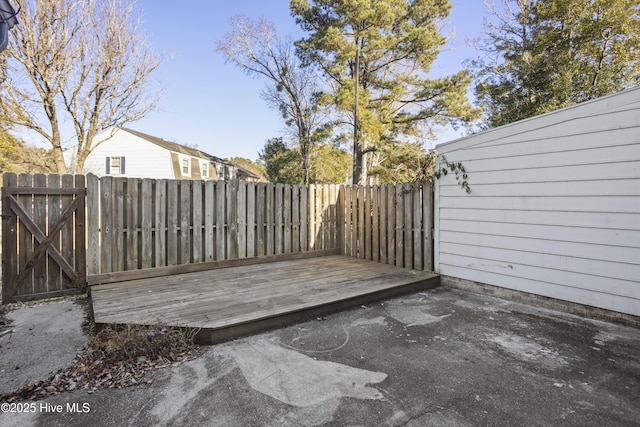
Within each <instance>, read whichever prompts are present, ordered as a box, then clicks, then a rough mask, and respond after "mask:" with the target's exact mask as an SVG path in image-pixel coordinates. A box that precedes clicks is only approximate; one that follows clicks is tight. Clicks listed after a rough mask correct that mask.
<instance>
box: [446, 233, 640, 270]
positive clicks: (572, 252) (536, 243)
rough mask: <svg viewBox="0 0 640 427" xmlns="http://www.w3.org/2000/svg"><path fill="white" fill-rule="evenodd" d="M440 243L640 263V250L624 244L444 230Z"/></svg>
mask: <svg viewBox="0 0 640 427" xmlns="http://www.w3.org/2000/svg"><path fill="white" fill-rule="evenodd" d="M439 242H440V244H444V243H460V244H467V245H475V246H478V247H490V248H503V249H508V250H515V251H525V252H540V253H547V254H553V255H560V256H575V257H578V256H579V257H581V258H584V259H594V260H604V261H612V262H620V263H627V264H638V263H639V262H640V249H638V248H628V247H624V246H607V245H593V244H589V243H577V242H562V241H555V242H550V241H549V240H543V239H531V238H522V237H510V238H505V237H504V236H494V235H489V234H479V233H460V232H454V231H441V232H440V240H439Z"/></svg>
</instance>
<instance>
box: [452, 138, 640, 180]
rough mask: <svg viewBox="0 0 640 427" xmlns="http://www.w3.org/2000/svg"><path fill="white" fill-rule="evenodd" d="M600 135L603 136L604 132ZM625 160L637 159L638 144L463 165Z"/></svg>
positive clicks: (482, 167)
mask: <svg viewBox="0 0 640 427" xmlns="http://www.w3.org/2000/svg"><path fill="white" fill-rule="evenodd" d="M636 132H640V128H636ZM602 137H607V136H606V135H604V136H602ZM592 138H593V136H592ZM629 160H640V144H629V145H619V146H613V147H599V148H591V149H583V150H577V151H571V152H559V153H542V154H530V155H527V156H523V155H517V156H505V157H496V158H489V159H485V160H468V161H467V162H466V163H465V168H466V169H467V171H469V172H483V171H494V170H505V171H506V170H510V169H535V168H547V167H558V166H575V165H591V164H599V163H620V162H626V161H629ZM449 161H459V159H458V157H457V156H451V158H450V159H449Z"/></svg>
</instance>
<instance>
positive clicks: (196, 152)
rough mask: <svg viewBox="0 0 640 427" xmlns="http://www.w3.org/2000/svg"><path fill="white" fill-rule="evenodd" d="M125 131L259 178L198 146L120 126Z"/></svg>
mask: <svg viewBox="0 0 640 427" xmlns="http://www.w3.org/2000/svg"><path fill="white" fill-rule="evenodd" d="M120 129H122V130H123V131H126V132H129V133H130V134H133V135H135V136H137V137H139V138H142V139H145V140H147V141H149V142H152V143H154V144H156V145H158V146H160V147H162V148H164V149H167V150H169V151H173V152H176V153H181V154H187V155H189V156H193V157H199V158H201V159H208V160H209V161H212V162H216V163H222V164H224V165H227V166H233V167H235V168H236V169H238V171H239V172H241V173H242V174H244V175H247V176H250V177H254V178H259V177H258V176H257V175H256V174H254V173H252V172H250V171H248V170H246V169H243V168H240V167H238V166H237V165H235V164H233V163H231V162H228V161H226V160H223V159H221V158H220V157H216V156H212V155H211V154H207V153H205V152H204V151H200V150H198V149H197V148H191V147H187V146H186V145H182V144H178V143H177V142H170V141H165V140H164V139H162V138H157V137H155V136H151V135H147V134H146V133H142V132H138V131H135V130H133V129H129V128H124V127H123V128H120Z"/></svg>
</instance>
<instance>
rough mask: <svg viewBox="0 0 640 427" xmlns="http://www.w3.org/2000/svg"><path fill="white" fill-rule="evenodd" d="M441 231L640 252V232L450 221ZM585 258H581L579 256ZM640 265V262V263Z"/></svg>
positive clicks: (443, 224) (441, 224)
mask: <svg viewBox="0 0 640 427" xmlns="http://www.w3.org/2000/svg"><path fill="white" fill-rule="evenodd" d="M440 231H441V232H443V231H457V232H461V233H481V234H490V235H494V236H503V237H505V238H509V237H523V238H529V239H543V240H549V241H550V244H552V242H555V241H565V242H577V243H590V244H595V245H607V246H624V247H630V248H640V231H632V230H617V229H606V228H583V227H561V226H552V225H537V224H510V223H499V222H483V223H482V224H478V223H475V222H471V221H458V220H450V219H442V220H440ZM576 255H577V256H581V254H576ZM638 261H639V262H640V260H638Z"/></svg>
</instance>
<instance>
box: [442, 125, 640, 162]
mask: <svg viewBox="0 0 640 427" xmlns="http://www.w3.org/2000/svg"><path fill="white" fill-rule="evenodd" d="M638 132H639V130H638V126H632V127H626V128H620V129H609V130H606V129H605V130H603V131H600V132H595V133H589V132H587V133H584V132H582V131H581V132H580V133H578V134H571V135H565V136H555V137H554V138H550V139H540V138H539V137H537V136H536V137H535V138H536V139H534V140H531V139H530V138H532V135H531V134H528V135H527V134H524V135H522V136H521V138H518V139H512V138H504V139H501V140H500V141H501V143H500V144H496V145H479V146H472V147H470V148H465V149H462V150H458V151H455V152H452V153H450V154H447V158H448V159H449V160H454V159H455V161H457V162H460V161H462V162H465V161H470V160H483V159H494V158H505V157H517V156H527V155H531V154H544V153H556V154H558V153H559V154H560V155H562V154H566V155H567V156H570V155H572V154H574V153H575V152H576V150H588V149H593V148H601V147H615V146H621V145H629V144H633V143H635V142H637V141H638ZM527 138H529V139H527Z"/></svg>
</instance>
